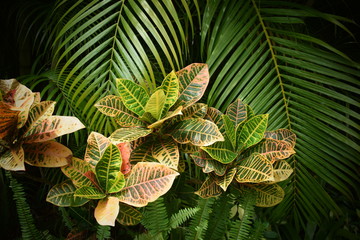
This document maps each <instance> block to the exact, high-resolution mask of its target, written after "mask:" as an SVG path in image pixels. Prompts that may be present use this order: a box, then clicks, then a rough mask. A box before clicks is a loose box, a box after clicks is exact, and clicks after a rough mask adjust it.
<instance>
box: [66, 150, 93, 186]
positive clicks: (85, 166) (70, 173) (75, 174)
mask: <svg viewBox="0 0 360 240" xmlns="http://www.w3.org/2000/svg"><path fill="white" fill-rule="evenodd" d="M61 171H62V172H63V173H64V174H65V175H66V176H67V177H68V178H70V179H71V180H72V182H73V183H74V185H75V186H76V187H83V186H92V185H93V183H92V181H91V180H90V179H89V178H88V176H90V174H89V173H88V172H92V167H91V165H90V164H89V163H88V162H85V161H84V160H82V159H80V158H75V157H73V158H72V161H71V164H69V165H67V166H65V167H62V168H61Z"/></svg>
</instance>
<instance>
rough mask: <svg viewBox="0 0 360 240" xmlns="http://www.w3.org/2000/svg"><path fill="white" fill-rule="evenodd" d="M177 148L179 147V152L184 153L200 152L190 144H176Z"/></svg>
mask: <svg viewBox="0 0 360 240" xmlns="http://www.w3.org/2000/svg"><path fill="white" fill-rule="evenodd" d="M178 147H179V151H181V152H184V153H194V152H198V151H199V150H200V147H198V146H194V145H192V144H190V143H187V144H178Z"/></svg>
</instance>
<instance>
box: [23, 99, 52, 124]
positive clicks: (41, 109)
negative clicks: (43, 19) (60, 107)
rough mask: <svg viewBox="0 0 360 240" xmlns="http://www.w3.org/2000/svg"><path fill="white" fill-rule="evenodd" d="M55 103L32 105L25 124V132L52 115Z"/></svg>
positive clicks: (45, 102)
mask: <svg viewBox="0 0 360 240" xmlns="http://www.w3.org/2000/svg"><path fill="white" fill-rule="evenodd" d="M55 104H56V102H53V101H43V102H39V103H37V104H35V105H33V106H32V107H31V109H30V111H29V117H28V121H27V122H26V123H25V126H24V129H25V131H27V130H29V129H31V127H32V126H34V125H35V124H37V123H39V122H41V121H42V120H43V119H45V118H46V117H49V116H51V115H52V114H53V112H54V108H55Z"/></svg>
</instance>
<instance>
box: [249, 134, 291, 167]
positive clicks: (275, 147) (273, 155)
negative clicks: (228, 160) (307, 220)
mask: <svg viewBox="0 0 360 240" xmlns="http://www.w3.org/2000/svg"><path fill="white" fill-rule="evenodd" d="M252 153H260V154H261V155H263V156H264V157H266V158H267V159H268V160H269V161H270V162H274V161H276V160H280V159H285V158H288V157H290V156H291V155H292V154H294V153H295V151H294V149H293V147H292V146H291V145H290V144H288V143H287V142H285V141H279V140H275V139H272V138H267V139H264V140H263V141H261V142H260V143H258V144H256V145H255V146H254V147H252V148H250V149H249V150H247V151H246V152H245V153H244V155H243V156H244V157H248V156H250V155H251V154H252Z"/></svg>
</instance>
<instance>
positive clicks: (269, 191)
mask: <svg viewBox="0 0 360 240" xmlns="http://www.w3.org/2000/svg"><path fill="white" fill-rule="evenodd" d="M252 189H254V190H255V191H256V192H257V198H256V204H255V205H256V206H258V207H272V206H275V205H276V204H279V203H280V202H281V201H282V200H283V199H284V195H285V193H284V190H283V189H282V188H281V187H280V186H279V185H277V184H271V185H266V184H258V185H253V186H252Z"/></svg>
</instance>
